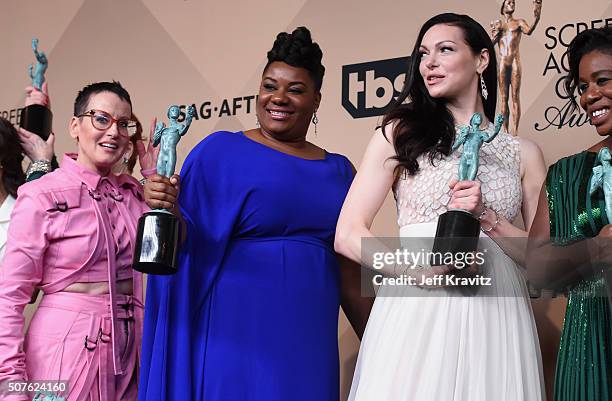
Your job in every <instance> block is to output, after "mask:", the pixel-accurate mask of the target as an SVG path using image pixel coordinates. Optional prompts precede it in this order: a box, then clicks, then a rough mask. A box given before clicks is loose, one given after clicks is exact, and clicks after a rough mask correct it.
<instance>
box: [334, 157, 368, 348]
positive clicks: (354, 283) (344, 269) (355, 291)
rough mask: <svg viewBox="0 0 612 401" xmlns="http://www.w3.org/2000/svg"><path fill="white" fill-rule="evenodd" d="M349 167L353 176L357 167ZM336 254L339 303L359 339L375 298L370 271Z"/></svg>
mask: <svg viewBox="0 0 612 401" xmlns="http://www.w3.org/2000/svg"><path fill="white" fill-rule="evenodd" d="M351 169H352V170H353V176H355V174H356V173H357V169H355V166H354V165H353V164H352V163H351ZM336 255H337V258H338V264H339V265H340V305H341V306H342V310H343V311H344V314H345V315H346V317H347V319H348V321H349V322H350V323H351V326H352V327H353V330H355V334H357V337H359V340H361V338H362V337H363V333H364V331H365V327H366V324H367V323H368V318H369V317H370V311H371V310H372V305H374V299H375V298H376V296H375V292H374V287H373V285H372V280H371V275H372V273H371V272H370V271H369V270H368V269H363V268H362V267H361V266H360V265H359V263H357V262H354V261H352V260H351V259H349V258H346V257H344V256H342V255H340V254H336ZM362 274H364V275H367V277H364V288H363V294H362V288H361V275H362ZM366 285H367V287H366Z"/></svg>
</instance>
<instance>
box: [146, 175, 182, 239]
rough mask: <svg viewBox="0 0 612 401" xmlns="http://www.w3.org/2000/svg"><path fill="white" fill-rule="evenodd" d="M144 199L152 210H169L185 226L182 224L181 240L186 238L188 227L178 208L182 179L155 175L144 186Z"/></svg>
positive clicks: (176, 176)
mask: <svg viewBox="0 0 612 401" xmlns="http://www.w3.org/2000/svg"><path fill="white" fill-rule="evenodd" d="M143 189H144V197H145V202H146V204H147V206H149V207H150V208H151V209H167V210H168V211H170V212H171V213H172V214H174V215H175V216H176V217H178V218H179V219H180V220H181V222H182V223H183V224H181V238H182V240H184V239H185V237H186V233H187V231H186V228H187V227H186V225H185V222H184V221H183V216H182V215H181V211H180V209H179V207H178V195H179V191H180V177H179V175H178V174H174V175H173V176H172V177H170V178H168V177H164V176H162V175H159V174H153V175H152V176H150V177H148V178H147V180H146V181H145V184H144V187H143Z"/></svg>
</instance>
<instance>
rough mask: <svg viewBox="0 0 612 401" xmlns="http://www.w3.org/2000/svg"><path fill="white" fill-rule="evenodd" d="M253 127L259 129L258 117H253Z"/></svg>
mask: <svg viewBox="0 0 612 401" xmlns="http://www.w3.org/2000/svg"><path fill="white" fill-rule="evenodd" d="M255 126H256V127H257V128H259V117H257V116H255Z"/></svg>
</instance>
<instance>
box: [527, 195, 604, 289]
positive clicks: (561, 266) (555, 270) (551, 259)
mask: <svg viewBox="0 0 612 401" xmlns="http://www.w3.org/2000/svg"><path fill="white" fill-rule="evenodd" d="M610 238H612V225H610V224H608V225H606V226H604V227H602V229H601V231H600V232H599V234H598V235H597V236H596V237H594V238H588V239H585V240H582V241H578V242H575V243H572V244H569V245H567V246H553V245H552V244H551V242H550V223H549V210H548V199H547V196H546V184H544V185H543V186H542V190H541V191H540V199H539V202H538V209H537V211H536V215H535V218H534V220H533V224H532V226H531V230H530V231H529V242H528V247H527V274H528V277H529V281H530V282H531V283H532V284H533V285H534V286H535V287H536V288H552V289H562V288H565V287H567V286H570V285H572V284H575V283H577V282H579V281H582V280H585V279H588V278H590V277H592V276H593V275H594V274H595V273H597V272H599V271H601V267H600V266H602V263H605V261H607V260H612V258H610V256H608V254H609V253H611V252H610V250H609V249H610V246H606V245H607V244H609V243H610Z"/></svg>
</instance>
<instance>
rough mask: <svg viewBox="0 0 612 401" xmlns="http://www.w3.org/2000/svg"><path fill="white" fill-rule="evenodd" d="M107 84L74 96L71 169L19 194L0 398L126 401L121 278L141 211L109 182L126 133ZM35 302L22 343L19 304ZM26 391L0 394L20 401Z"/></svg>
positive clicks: (134, 292)
mask: <svg viewBox="0 0 612 401" xmlns="http://www.w3.org/2000/svg"><path fill="white" fill-rule="evenodd" d="M131 116H132V105H131V100H130V96H129V94H128V92H127V91H126V90H125V89H124V88H123V87H122V86H121V85H120V84H119V83H117V82H99V83H95V84H91V85H89V86H87V87H85V88H83V90H81V92H79V94H78V96H77V98H76V101H75V105H74V117H72V119H71V121H70V124H69V131H70V135H71V136H72V137H73V138H74V139H76V141H77V144H78V156H77V158H76V160H73V159H72V158H70V157H64V159H63V161H62V164H61V167H60V168H59V169H57V170H55V171H53V172H52V173H49V174H46V175H45V176H43V177H42V178H39V179H38V180H36V181H33V182H29V183H26V184H24V185H22V186H21V187H20V188H19V191H18V197H17V202H16V204H15V207H14V210H13V214H12V218H11V225H10V228H9V232H8V243H7V247H6V253H5V256H4V259H3V261H2V265H0V386H1V387H0V389H2V390H6V389H7V388H8V383H10V382H13V383H20V382H24V381H30V382H33V381H44V382H48V381H54V382H57V381H65V382H66V383H67V388H66V390H65V391H54V394H56V395H57V396H61V397H64V398H65V399H67V400H69V401H73V400H74V401H77V400H79V401H80V400H96V401H97V400H103V401H106V400H135V399H136V390H137V382H138V366H137V365H138V360H139V355H138V354H139V345H140V338H141V325H142V318H143V308H142V275H141V274H140V273H138V272H136V271H134V270H132V269H131V262H132V250H133V243H134V238H135V235H136V222H137V220H138V218H139V217H140V215H141V214H142V212H144V211H145V210H147V209H148V208H147V207H146V206H145V204H144V202H143V197H142V189H141V186H140V185H139V183H138V181H136V180H135V179H134V178H132V177H130V176H128V175H125V174H122V175H114V174H112V172H111V169H112V167H113V165H115V164H116V163H117V162H118V161H119V160H121V159H122V158H123V157H125V155H126V150H127V148H128V142H129V141H130V136H131V135H133V134H135V132H136V124H135V123H134V121H133V120H132V118H131ZM37 288H39V289H41V290H42V291H43V292H44V296H43V299H42V302H41V304H40V306H39V309H38V310H37V311H36V313H35V315H34V317H33V319H32V322H31V324H30V328H29V330H28V333H27V335H25V338H24V334H23V331H24V317H23V309H24V306H25V305H26V304H27V303H28V301H30V298H31V296H32V293H33V292H34V290H35V289H37ZM32 396H34V393H27V392H11V393H4V394H1V393H0V398H1V399H2V400H10V401H12V400H18V401H25V400H31V399H32Z"/></svg>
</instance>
